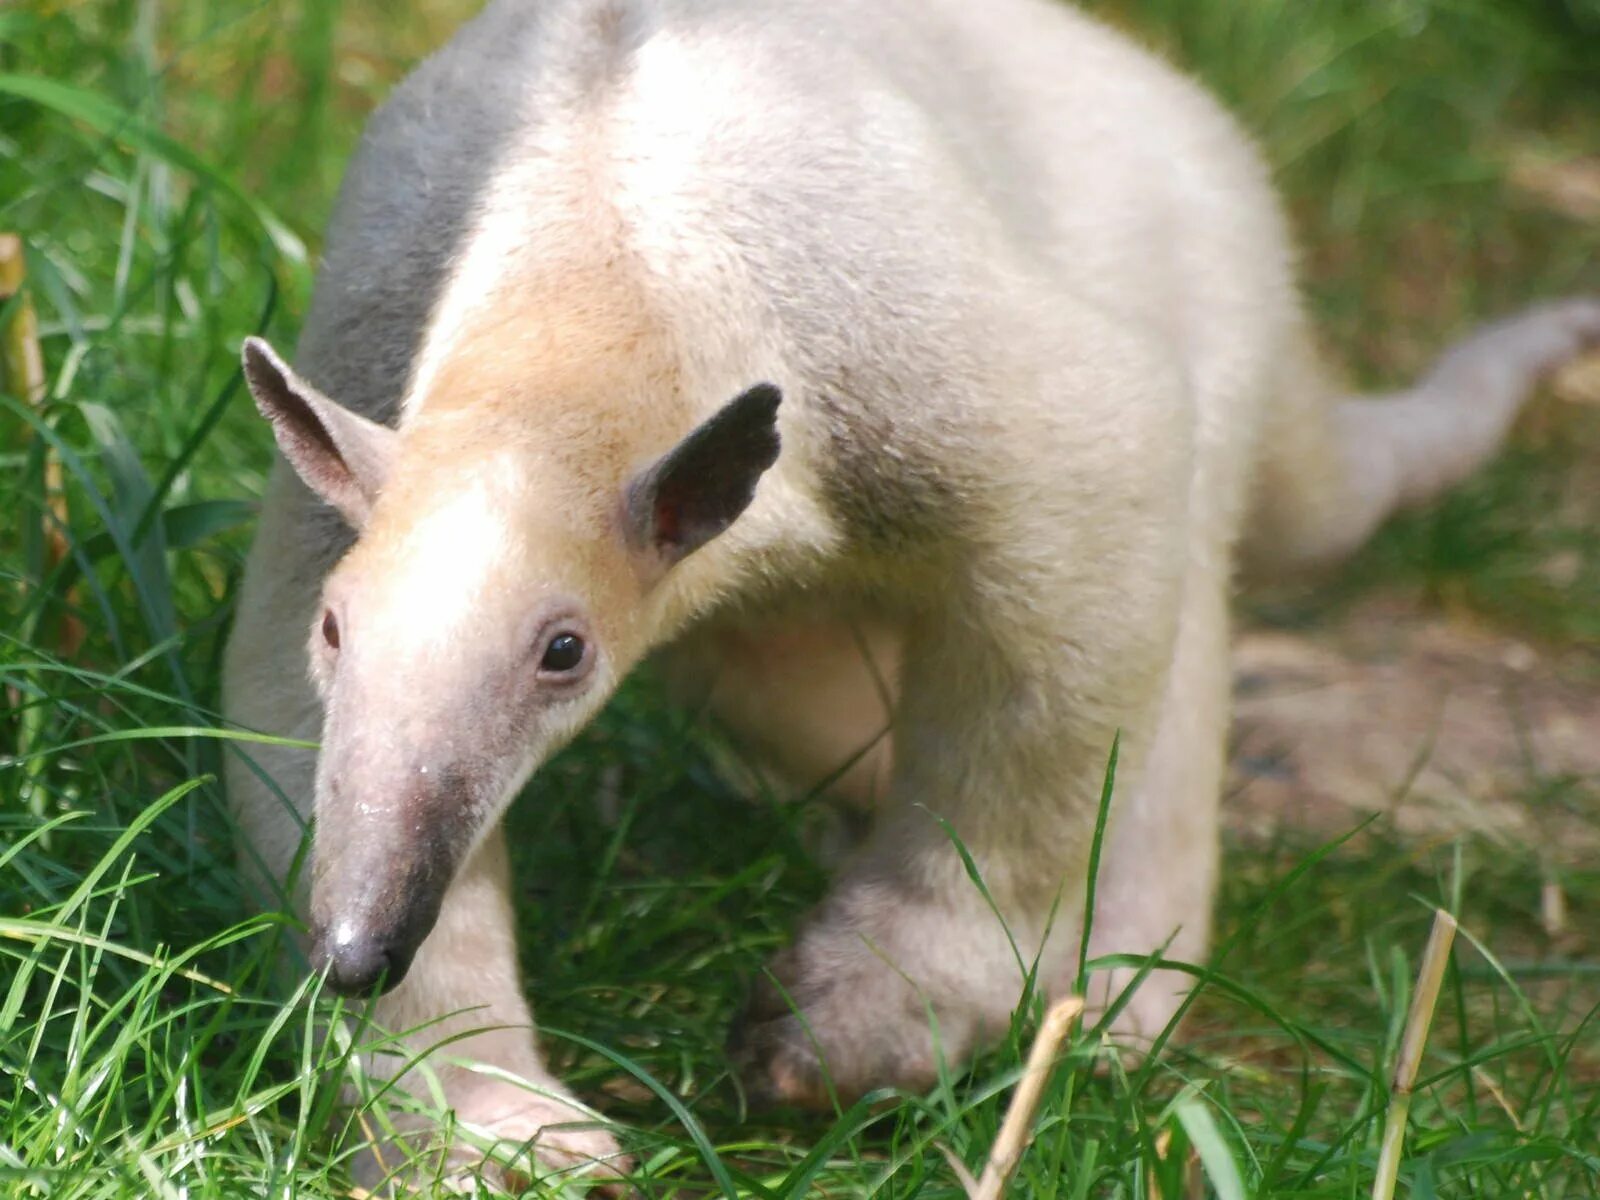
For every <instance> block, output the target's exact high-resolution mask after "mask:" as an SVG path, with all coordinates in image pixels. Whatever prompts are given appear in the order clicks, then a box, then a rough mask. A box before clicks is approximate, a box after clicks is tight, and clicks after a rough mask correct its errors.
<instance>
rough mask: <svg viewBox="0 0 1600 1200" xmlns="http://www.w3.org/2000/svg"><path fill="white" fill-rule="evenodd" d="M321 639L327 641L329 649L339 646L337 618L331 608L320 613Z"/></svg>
mask: <svg viewBox="0 0 1600 1200" xmlns="http://www.w3.org/2000/svg"><path fill="white" fill-rule="evenodd" d="M322 640H323V641H325V642H327V643H328V649H330V650H337V649H338V648H339V620H338V618H337V617H335V616H334V615H333V609H331V608H330V609H327V610H325V611H324V612H323V614H322Z"/></svg>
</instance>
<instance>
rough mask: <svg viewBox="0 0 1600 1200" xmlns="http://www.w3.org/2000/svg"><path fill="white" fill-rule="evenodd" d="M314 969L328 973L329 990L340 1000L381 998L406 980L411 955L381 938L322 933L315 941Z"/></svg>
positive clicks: (317, 935) (348, 932)
mask: <svg viewBox="0 0 1600 1200" xmlns="http://www.w3.org/2000/svg"><path fill="white" fill-rule="evenodd" d="M311 966H312V968H313V969H314V970H317V971H323V970H326V971H327V980H328V986H329V987H331V988H332V989H333V990H334V991H336V992H338V993H339V994H340V995H341V996H381V995H383V993H385V992H387V991H388V990H389V989H391V988H393V987H394V986H395V985H396V984H398V983H399V982H400V981H401V980H402V979H404V978H405V974H406V969H407V968H408V967H410V966H411V953H410V952H409V951H404V950H402V949H400V948H399V947H397V946H395V945H393V944H392V943H390V942H388V941H387V940H385V939H384V938H382V937H380V936H375V935H371V934H364V933H356V932H352V931H350V930H345V929H338V930H319V931H317V932H316V933H315V934H314V935H313V937H312V942H311Z"/></svg>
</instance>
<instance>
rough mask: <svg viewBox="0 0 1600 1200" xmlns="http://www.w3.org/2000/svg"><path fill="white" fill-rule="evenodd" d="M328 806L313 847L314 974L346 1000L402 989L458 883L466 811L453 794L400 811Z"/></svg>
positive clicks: (407, 803) (402, 805) (433, 795)
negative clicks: (462, 819) (447, 896)
mask: <svg viewBox="0 0 1600 1200" xmlns="http://www.w3.org/2000/svg"><path fill="white" fill-rule="evenodd" d="M338 790H339V789H336V790H335V794H334V797H332V799H333V803H329V804H325V805H324V804H319V809H318V814H317V827H316V832H315V835H314V840H313V871H312V882H311V945H310V958H311V966H312V968H313V969H314V970H316V971H319V972H324V971H325V972H326V978H327V983H328V986H329V987H331V988H333V989H334V990H335V991H337V992H339V993H341V994H342V995H346V996H376V995H382V994H383V993H384V992H387V991H389V990H390V989H391V988H394V987H395V986H396V985H398V984H399V983H400V981H401V980H402V979H404V978H405V975H406V972H407V971H408V970H409V969H410V967H411V962H412V960H413V959H414V958H415V957H416V954H417V950H418V948H419V947H420V946H421V945H422V943H423V940H424V939H425V938H426V937H427V936H428V934H429V933H430V932H431V931H432V930H433V926H434V923H435V922H436V921H437V920H438V918H439V910H440V908H441V906H442V905H443V903H444V897H445V892H446V891H447V890H448V889H449V886H450V882H451V880H452V879H453V878H454V876H455V872H456V867H457V865H458V862H459V857H460V856H459V853H458V851H459V847H460V846H461V844H462V841H463V838H462V832H463V831H462V830H461V829H460V828H459V824H460V822H459V821H458V820H456V819H455V817H454V814H455V813H456V812H459V811H460V809H461V808H462V807H463V805H462V804H461V797H460V796H458V795H456V794H454V789H443V790H439V789H429V790H428V791H427V792H416V791H413V792H411V793H410V794H408V795H405V796H404V799H403V800H401V801H400V802H397V803H394V804H384V803H380V802H377V801H376V800H373V799H359V800H357V801H356V802H355V803H354V804H341V803H338V800H339V799H340V798H341V797H339V796H338Z"/></svg>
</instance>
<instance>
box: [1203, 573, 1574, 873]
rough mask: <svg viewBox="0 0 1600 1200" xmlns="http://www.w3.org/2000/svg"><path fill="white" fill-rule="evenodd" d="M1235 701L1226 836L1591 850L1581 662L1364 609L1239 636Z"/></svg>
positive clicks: (1402, 602)
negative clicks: (1366, 834)
mask: <svg viewBox="0 0 1600 1200" xmlns="http://www.w3.org/2000/svg"><path fill="white" fill-rule="evenodd" d="M1586 677H1587V678H1586ZM1234 697H1235V700H1234V703H1235V722H1234V734H1233V753H1232V756H1231V774H1232V777H1231V781H1230V782H1231V788H1230V790H1231V791H1232V792H1233V795H1232V797H1231V798H1230V800H1229V802H1228V805H1227V813H1228V820H1229V823H1230V826H1231V828H1232V829H1233V831H1234V832H1235V833H1236V834H1238V835H1242V836H1244V837H1247V838H1250V837H1259V836H1270V835H1271V834H1272V833H1273V832H1274V831H1275V830H1277V829H1278V828H1280V827H1283V826H1290V827H1293V828H1297V829H1301V830H1309V831H1312V832H1313V833H1316V834H1324V835H1333V834H1337V833H1339V832H1342V831H1344V830H1348V829H1350V828H1351V827H1353V826H1354V825H1355V824H1357V823H1358V822H1359V821H1360V820H1361V819H1363V818H1364V817H1365V816H1366V815H1367V814H1369V813H1371V812H1375V811H1386V812H1390V813H1392V814H1393V820H1394V826H1395V827H1396V828H1398V830H1399V831H1400V832H1402V833H1405V834H1411V835H1415V836H1424V837H1428V836H1450V835H1454V834H1457V833H1466V832H1475V833H1479V834H1483V835H1486V836H1488V837H1491V838H1495V839H1505V840H1507V841H1508V842H1514V843H1520V844H1522V845H1525V846H1533V847H1537V848H1539V849H1540V850H1541V851H1543V852H1545V853H1547V854H1548V855H1549V861H1551V862H1552V863H1553V864H1554V863H1570V864H1573V865H1577V864H1580V863H1583V862H1585V861H1587V862H1589V863H1592V862H1593V861H1594V853H1595V851H1596V849H1597V848H1600V688H1597V687H1596V685H1595V683H1594V662H1593V656H1592V655H1589V654H1586V653H1583V652H1580V651H1571V650H1562V649H1559V648H1540V647H1536V646H1533V645H1530V644H1527V643H1525V642H1522V641H1519V640H1517V639H1516V638H1514V637H1511V636H1508V635H1507V634H1505V633H1503V632H1498V631H1494V630H1489V629H1484V628H1481V627H1478V626H1475V625H1473V624H1471V623H1470V622H1467V621H1463V620H1461V619H1454V618H1450V617H1447V616H1445V615H1443V614H1441V613H1439V612H1437V611H1429V610H1427V609H1426V608H1424V607H1423V606H1422V605H1421V604H1419V603H1417V602H1415V601H1411V600H1408V599H1405V598H1402V597H1396V596H1393V595H1385V596H1376V597H1371V598H1369V599H1367V600H1364V601H1362V602H1361V603H1359V604H1357V605H1356V606H1354V607H1353V608H1351V609H1350V610H1349V611H1348V612H1346V613H1345V614H1343V616H1341V617H1339V618H1336V619H1334V620H1333V621H1332V622H1330V623H1328V624H1324V625H1321V626H1319V627H1318V628H1317V629H1315V630H1314V631H1310V632H1304V633H1302V632H1295V633H1288V632H1283V631H1280V630H1272V629H1263V628H1254V629H1246V630H1245V631H1244V632H1243V633H1242V635H1241V636H1240V637H1239V638H1238V642H1237V647H1236V650H1235V652H1234Z"/></svg>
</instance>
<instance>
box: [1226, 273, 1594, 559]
mask: <svg viewBox="0 0 1600 1200" xmlns="http://www.w3.org/2000/svg"><path fill="white" fill-rule="evenodd" d="M1596 345H1600V299H1588V298H1585V299H1576V300H1565V301H1560V302H1557V303H1553V304H1548V305H1544V306H1541V307H1538V308H1533V309H1530V310H1528V311H1527V312H1525V313H1522V314H1521V315H1519V316H1515V317H1511V318H1509V319H1507V320H1504V321H1499V322H1496V323H1494V324H1491V325H1488V326H1486V327H1484V328H1483V329H1480V330H1479V331H1478V332H1476V333H1474V334H1473V335H1472V336H1470V337H1468V338H1466V339H1465V340H1463V341H1461V342H1458V343H1457V344H1456V345H1455V346H1453V347H1451V348H1450V349H1449V350H1448V351H1447V352H1446V353H1445V354H1444V355H1443V356H1442V357H1441V358H1440V359H1439V361H1438V362H1437V363H1436V364H1435V365H1434V367H1433V369H1432V370H1430V371H1429V372H1428V373H1427V374H1426V375H1425V376H1423V378H1422V379H1421V380H1419V381H1418V382H1417V384H1416V385H1415V386H1414V387H1412V388H1411V389H1410V390H1409V391H1404V392H1398V393H1395V394H1392V395H1387V396H1355V397H1348V398H1344V399H1332V400H1330V398H1329V394H1328V393H1329V388H1328V386H1327V384H1326V382H1325V381H1324V379H1323V376H1322V373H1321V368H1320V365H1319V364H1318V363H1317V361H1316V356H1315V354H1314V353H1313V352H1312V351H1311V350H1310V347H1309V339H1306V340H1305V342H1304V344H1303V347H1302V348H1301V349H1300V350H1299V351H1298V353H1296V354H1295V355H1293V356H1292V357H1291V360H1290V362H1289V364H1288V366H1287V370H1286V372H1285V378H1284V379H1283V380H1282V382H1281V384H1280V389H1279V390H1280V394H1279V395H1278V396H1276V397H1274V402H1273V404H1272V405H1271V406H1270V409H1269V413H1268V417H1267V424H1266V428H1265V430H1264V431H1263V434H1262V439H1261V445H1260V455H1261V458H1260V472H1259V477H1258V487H1257V492H1256V507H1255V512H1254V516H1253V522H1252V529H1251V532H1250V535H1249V537H1248V539H1247V541H1246V545H1245V559H1246V564H1247V566H1248V567H1250V568H1252V569H1253V570H1257V571H1261V572H1263V573H1271V572H1273V571H1275V570H1285V569H1287V570H1293V569H1295V568H1300V567H1315V566H1319V565H1322V564H1324V563H1329V562H1334V561H1337V560H1338V559H1340V558H1342V557H1343V556H1345V555H1347V554H1349V553H1351V552H1352V551H1353V550H1355V549H1356V548H1357V547H1359V546H1360V545H1361V544H1362V542H1364V541H1365V540H1366V539H1367V538H1368V536H1370V535H1371V534H1372V532H1373V531H1374V530H1375V529H1377V527H1378V525H1379V524H1380V523H1381V522H1382V521H1383V520H1384V519H1385V518H1386V517H1388V516H1389V515H1390V514H1391V513H1393V512H1395V511H1396V510H1397V509H1401V508H1405V507H1408V506H1410V505H1416V504H1421V503H1424V502H1426V501H1428V500H1431V499H1433V498H1434V497H1435V496H1437V495H1439V494H1440V493H1441V492H1443V491H1444V490H1445V489H1447V488H1449V487H1451V486H1452V485H1454V484H1456V483H1458V482H1460V481H1461V480H1462V479H1464V478H1465V477H1466V476H1467V475H1468V474H1469V473H1471V472H1472V471H1473V470H1475V469H1476V468H1477V467H1478V466H1479V465H1481V464H1482V463H1483V462H1484V461H1485V460H1486V459H1488V458H1489V457H1490V455H1492V454H1493V453H1494V452H1495V450H1496V449H1497V448H1498V447H1499V445H1500V443H1501V442H1502V441H1503V440H1504V438H1505V435H1506V432H1507V431H1508V430H1509V429H1510V427H1511V423H1512V421H1514V420H1515V419H1516V416H1517V413H1518V411H1519V410H1520V409H1521V407H1522V405H1523V403H1524V402H1525V401H1526V400H1527V399H1528V397H1529V396H1530V395H1531V393H1532V392H1533V389H1534V387H1535V385H1536V384H1537V383H1538V382H1539V380H1540V379H1541V378H1542V377H1544V376H1545V375H1547V374H1548V373H1549V372H1550V371H1552V370H1554V369H1555V368H1557V367H1559V366H1561V365H1562V364H1563V363H1565V362H1567V361H1568V360H1570V359H1572V358H1574V357H1576V356H1577V355H1579V354H1581V353H1583V352H1584V350H1585V349H1587V348H1589V347H1592V346H1596Z"/></svg>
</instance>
